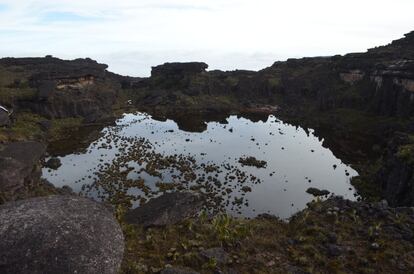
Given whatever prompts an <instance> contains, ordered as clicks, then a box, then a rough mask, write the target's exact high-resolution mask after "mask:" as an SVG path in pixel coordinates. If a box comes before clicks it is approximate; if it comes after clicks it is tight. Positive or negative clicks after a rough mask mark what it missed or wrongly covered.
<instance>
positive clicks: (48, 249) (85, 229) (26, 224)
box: [0, 196, 124, 274]
mask: <svg viewBox="0 0 414 274" xmlns="http://www.w3.org/2000/svg"><path fill="white" fill-rule="evenodd" d="M0 220H2V221H1V223H0V238H1V241H0V272H2V273H16V274H17V273H118V271H119V268H120V265H121V261H122V256H123V252H124V241H123V240H124V238H123V234H122V230H121V228H120V226H119V224H118V223H117V221H116V219H115V218H114V217H113V215H112V214H111V212H110V211H109V210H107V209H106V208H105V207H104V206H103V205H101V204H98V203H96V202H94V201H91V200H89V199H86V198H80V197H75V196H49V197H41V198H33V199H28V200H22V201H18V202H10V203H7V204H4V205H2V206H0Z"/></svg>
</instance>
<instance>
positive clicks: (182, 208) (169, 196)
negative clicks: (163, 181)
mask: <svg viewBox="0 0 414 274" xmlns="http://www.w3.org/2000/svg"><path fill="white" fill-rule="evenodd" d="M202 206H203V199H202V197H201V196H199V195H198V194H193V193H189V192H174V193H166V194H164V195H162V196H160V197H159V198H154V199H152V200H150V201H149V202H148V203H146V204H144V205H143V206H141V207H138V208H136V209H133V210H131V211H129V212H127V213H126V215H125V221H126V222H128V223H130V224H136V225H140V226H143V227H150V226H165V225H171V224H176V223H178V222H180V221H182V220H184V219H187V218H190V217H194V216H195V215H197V214H198V213H199V212H200V211H201V209H202Z"/></svg>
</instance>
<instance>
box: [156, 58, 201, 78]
mask: <svg viewBox="0 0 414 274" xmlns="http://www.w3.org/2000/svg"><path fill="white" fill-rule="evenodd" d="M207 68H208V65H207V64H206V63H201V62H191V63H165V64H163V65H159V66H156V67H152V70H151V77H166V78H168V77H176V76H177V75H179V76H182V75H185V74H197V73H201V72H204V71H205V70H206V69H207Z"/></svg>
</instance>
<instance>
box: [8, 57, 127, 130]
mask: <svg viewBox="0 0 414 274" xmlns="http://www.w3.org/2000/svg"><path fill="white" fill-rule="evenodd" d="M0 66H2V67H4V68H5V69H6V70H9V71H11V72H14V71H15V70H16V69H18V70H19V71H22V72H24V75H26V76H25V77H26V78H25V79H24V80H25V82H27V83H28V87H27V88H29V89H31V90H32V93H33V96H32V97H30V98H18V99H16V100H15V101H14V102H12V103H13V104H14V107H15V108H16V109H17V110H19V109H29V110H31V111H33V112H35V113H38V114H40V115H44V116H47V117H49V118H66V117H77V116H82V117H87V118H88V119H89V120H90V121H92V122H93V121H95V120H97V119H98V118H101V117H102V116H104V117H105V116H108V115H110V114H111V113H110V112H111V107H112V105H113V104H114V103H115V100H116V96H117V90H118V89H119V88H120V86H121V85H120V83H119V82H118V81H117V80H118V79H115V78H114V77H113V74H107V71H106V69H107V67H108V66H107V65H104V64H99V63H97V62H96V61H93V60H91V59H89V58H87V59H76V60H72V61H66V60H61V59H58V58H53V57H50V56H49V57H46V58H4V59H0ZM19 81H21V80H20V79H19ZM27 88H26V89H27ZM15 89H16V91H18V90H19V89H18V87H15Z"/></svg>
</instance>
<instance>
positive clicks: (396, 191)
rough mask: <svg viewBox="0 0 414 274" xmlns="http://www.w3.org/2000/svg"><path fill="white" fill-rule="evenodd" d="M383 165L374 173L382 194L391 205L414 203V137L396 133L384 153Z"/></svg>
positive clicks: (410, 204) (411, 204)
mask: <svg viewBox="0 0 414 274" xmlns="http://www.w3.org/2000/svg"><path fill="white" fill-rule="evenodd" d="M383 158H384V160H383V165H382V167H381V168H380V170H379V171H378V172H377V174H376V181H378V182H380V187H381V191H382V196H383V197H384V198H385V199H386V200H387V201H388V203H389V204H390V205H391V206H413V205H414V139H413V137H412V136H410V135H407V134H404V133H396V134H395V136H394V137H393V139H392V140H391V141H390V142H389V144H388V147H387V150H386V152H385V154H384V157H383Z"/></svg>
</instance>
